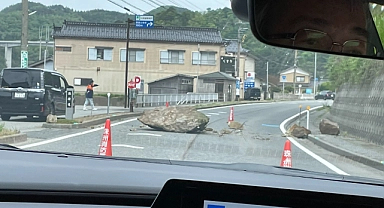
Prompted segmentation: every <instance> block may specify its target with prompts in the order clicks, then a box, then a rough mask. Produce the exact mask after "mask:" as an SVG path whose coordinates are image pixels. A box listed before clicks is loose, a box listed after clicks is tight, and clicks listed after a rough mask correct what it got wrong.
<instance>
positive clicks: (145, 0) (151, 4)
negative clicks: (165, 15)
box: [143, 0, 156, 8]
mask: <svg viewBox="0 0 384 208" xmlns="http://www.w3.org/2000/svg"><path fill="white" fill-rule="evenodd" d="M143 1H144V2H145V3H147V4H148V5H150V6H151V7H153V8H156V6H154V5H153V2H152V3H149V2H148V1H147V0H143Z"/></svg>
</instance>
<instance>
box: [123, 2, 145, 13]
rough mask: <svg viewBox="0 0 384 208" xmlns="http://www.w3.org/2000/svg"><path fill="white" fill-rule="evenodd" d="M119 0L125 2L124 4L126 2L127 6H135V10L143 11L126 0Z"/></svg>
mask: <svg viewBox="0 0 384 208" xmlns="http://www.w3.org/2000/svg"><path fill="white" fill-rule="evenodd" d="M120 1H122V2H124V3H126V4H128V5H129V6H131V7H133V8H135V9H137V10H139V11H141V12H143V13H145V11H144V10H142V9H140V8H138V7H136V6H134V5H132V4H130V3H128V2H126V1H125V0H120Z"/></svg>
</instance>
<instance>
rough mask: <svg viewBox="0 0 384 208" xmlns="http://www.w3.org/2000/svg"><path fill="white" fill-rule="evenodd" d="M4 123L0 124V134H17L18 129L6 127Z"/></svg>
mask: <svg viewBox="0 0 384 208" xmlns="http://www.w3.org/2000/svg"><path fill="white" fill-rule="evenodd" d="M4 126H5V124H0V136H9V135H13V134H19V133H20V131H19V130H17V129H8V128H5V127H4Z"/></svg>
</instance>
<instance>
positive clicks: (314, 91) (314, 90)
mask: <svg viewBox="0 0 384 208" xmlns="http://www.w3.org/2000/svg"><path fill="white" fill-rule="evenodd" d="M316 70H317V53H316V52H315V74H314V75H315V76H314V79H313V94H315V95H316V86H317V84H316Z"/></svg>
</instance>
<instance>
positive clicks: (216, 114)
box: [208, 113, 220, 116]
mask: <svg viewBox="0 0 384 208" xmlns="http://www.w3.org/2000/svg"><path fill="white" fill-rule="evenodd" d="M208 114H210V115H215V116H218V115H220V114H219V113H208Z"/></svg>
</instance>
